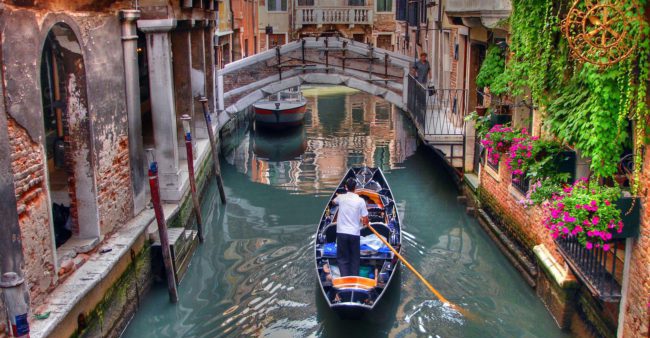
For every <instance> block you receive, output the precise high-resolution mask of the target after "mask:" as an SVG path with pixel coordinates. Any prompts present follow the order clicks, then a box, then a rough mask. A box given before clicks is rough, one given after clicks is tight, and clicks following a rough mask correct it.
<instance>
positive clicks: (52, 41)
mask: <svg viewBox="0 0 650 338" xmlns="http://www.w3.org/2000/svg"><path fill="white" fill-rule="evenodd" d="M85 74H86V71H85V65H84V59H83V53H82V51H81V46H80V44H79V42H78V39H77V37H76V35H75V33H74V31H73V30H72V29H71V28H70V27H69V26H68V25H66V24H63V23H58V24H56V25H54V26H53V27H52V28H51V29H50V32H49V33H48V35H47V38H46V40H45V44H44V46H43V52H42V54H41V71H40V77H41V97H42V102H43V123H44V131H45V133H44V135H45V137H44V138H45V140H44V143H45V144H44V146H45V156H46V163H47V164H46V168H45V169H46V171H47V177H48V188H49V196H50V201H51V203H52V208H51V210H52V218H51V219H52V222H53V227H54V237H55V244H56V247H57V248H58V247H60V246H61V245H63V244H64V243H66V242H67V241H68V240H69V239H70V238H71V237H73V236H76V237H78V238H82V239H91V238H98V237H99V235H100V230H99V217H98V209H97V198H96V191H95V175H94V166H93V159H92V152H91V151H90V149H92V147H91V127H90V119H89V118H88V103H87V97H86V75H85Z"/></svg>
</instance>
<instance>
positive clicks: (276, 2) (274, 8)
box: [267, 0, 287, 12]
mask: <svg viewBox="0 0 650 338" xmlns="http://www.w3.org/2000/svg"><path fill="white" fill-rule="evenodd" d="M267 4H268V7H267V8H268V11H269V12H281V11H286V10H287V0H267Z"/></svg>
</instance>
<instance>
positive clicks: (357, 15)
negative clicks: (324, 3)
mask: <svg viewBox="0 0 650 338" xmlns="http://www.w3.org/2000/svg"><path fill="white" fill-rule="evenodd" d="M296 10H297V18H296V23H297V24H298V25H323V24H348V25H353V24H362V25H363V24H365V25H369V24H371V23H372V7H369V6H354V7H348V6H345V7H344V6H341V7H306V8H305V7H301V6H298V7H297V8H296Z"/></svg>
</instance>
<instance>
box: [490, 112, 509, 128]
mask: <svg viewBox="0 0 650 338" xmlns="http://www.w3.org/2000/svg"><path fill="white" fill-rule="evenodd" d="M510 121H512V115H501V114H491V115H490V126H492V127H494V126H495V125H497V124H501V125H503V124H506V123H510Z"/></svg>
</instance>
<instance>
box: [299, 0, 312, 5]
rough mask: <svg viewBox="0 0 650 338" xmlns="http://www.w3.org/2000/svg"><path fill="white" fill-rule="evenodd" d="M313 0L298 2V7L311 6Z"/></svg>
mask: <svg viewBox="0 0 650 338" xmlns="http://www.w3.org/2000/svg"><path fill="white" fill-rule="evenodd" d="M313 5H314V0H298V6H313Z"/></svg>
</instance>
